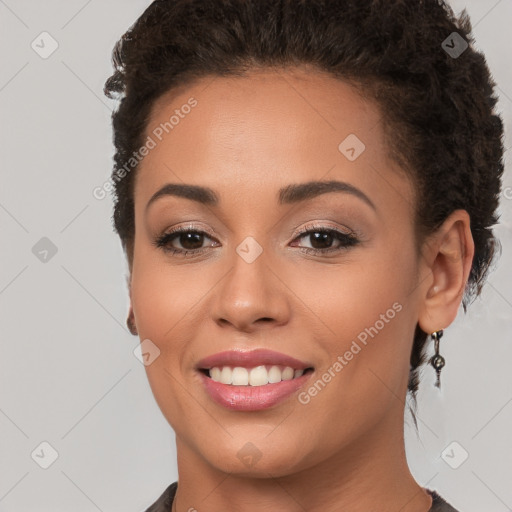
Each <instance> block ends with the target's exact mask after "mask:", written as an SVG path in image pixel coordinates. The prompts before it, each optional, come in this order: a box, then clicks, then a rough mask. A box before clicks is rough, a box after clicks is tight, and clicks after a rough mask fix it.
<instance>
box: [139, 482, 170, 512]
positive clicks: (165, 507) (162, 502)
mask: <svg viewBox="0 0 512 512" xmlns="http://www.w3.org/2000/svg"><path fill="white" fill-rule="evenodd" d="M177 485H178V482H174V483H172V484H171V485H169V487H167V489H165V491H164V492H163V493H162V494H161V496H160V497H159V498H158V499H157V500H156V501H155V502H154V503H153V505H151V506H150V507H149V508H147V509H146V510H145V511H144V512H169V510H171V506H172V502H173V500H174V495H175V494H176V487H177Z"/></svg>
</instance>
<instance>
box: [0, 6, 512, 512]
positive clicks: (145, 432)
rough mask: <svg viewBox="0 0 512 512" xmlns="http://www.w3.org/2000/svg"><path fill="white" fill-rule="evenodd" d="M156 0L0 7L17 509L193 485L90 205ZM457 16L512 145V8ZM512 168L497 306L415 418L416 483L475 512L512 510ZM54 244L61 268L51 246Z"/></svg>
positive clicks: (0, 270) (129, 499) (6, 407)
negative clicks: (142, 20)
mask: <svg viewBox="0 0 512 512" xmlns="http://www.w3.org/2000/svg"><path fill="white" fill-rule="evenodd" d="M149 3H150V2H149V0H129V1H127V0H109V1H103V2H100V1H99V0H89V1H85V0H67V1H64V0H48V1H39V2H36V1H29V0H0V62H1V66H0V119H1V123H0V130H1V131H0V144H1V146H0V147H1V161H0V162H1V164H0V165H1V171H0V172H1V182H0V183H1V186H0V236H1V252H0V254H1V256H0V257H1V262H0V263H1V264H0V321H1V333H2V334H1V335H2V340H1V345H0V346H1V356H0V510H2V511H4V512H29V511H30V512H34V511H52V512H59V511H69V510H73V511H75V512H80V511H97V510H99V511H105V512H106V511H109V512H118V511H119V512H121V511H123V512H127V511H134V512H136V511H140V510H144V509H145V507H147V506H148V505H149V504H150V503H152V502H153V501H154V500H155V499H156V497H157V496H159V495H160V493H161V492H162V491H163V490H164V488H165V487H166V486H167V485H168V484H169V483H171V482H173V481H174V480H176V479H177V471H176V453H175V446H174V433H173V431H172V430H171V428H170V427H169V426H168V424H167V422H166V421H165V419H164V418H163V416H162V414H161V412H160V410H159V409H158V407H157V405H156V403H155V401H154V399H153V396H152V394H151V390H150V387H149V384H148V382H147V379H146V374H145V371H144V367H143V365H142V364H141V363H140V362H139V360H138V359H137V358H136V357H135V356H134V353H133V350H134V348H135V347H136V346H137V345H138V338H136V337H133V336H131V335H130V334H129V333H128V331H127V329H126V327H125V319H126V314H127V309H128V296H127V288H126V273H127V266H126V263H125V261H124V257H123V254H122V251H121V247H120V243H119V240H118V238H117V237H116V236H115V234H114V233H113V231H112V227H111V222H110V217H111V214H112V203H111V199H110V196H107V197H106V198H105V199H103V200H97V199H95V198H94V197H93V195H92V190H93V189H94V187H96V186H101V185H102V184H103V183H104V182H105V181H106V180H108V178H109V175H110V170H111V165H112V160H111V157H112V155H113V146H112V144H111V126H110V114H111V110H112V108H114V106H115V104H114V102H113V101H110V100H108V99H106V98H104V97H103V94H102V88H103V84H104V81H105V79H106V78H107V77H108V76H109V75H110V73H111V64H110V55H111V50H112V47H113V45H114V43H115V41H116V40H117V39H118V38H119V37H120V36H121V34H122V33H123V32H124V31H125V30H126V29H127V28H128V27H129V26H130V25H131V24H132V23H133V22H134V21H135V20H136V19H137V17H138V16H139V15H140V14H141V13H142V11H143V10H144V9H145V7H147V5H149ZM452 5H453V7H454V9H455V11H456V12H459V11H460V10H461V9H462V8H463V7H467V9H468V11H469V13H470V15H471V19H472V22H473V26H474V28H475V31H474V33H475V35H476V38H477V46H478V47H479V48H481V49H482V50H483V51H484V52H485V54H486V57H487V61H488V64H489V66H490V68H491V71H492V72H493V75H494V77H495V79H496V81H497V83H498V85H499V91H498V92H499V93H500V102H499V111H500V112H501V113H502V114H503V116H504V120H505V123H506V140H505V147H506V148H507V149H509V148H510V147H511V146H512V140H511V135H510V133H511V120H512V68H511V67H510V57H511V51H510V48H511V44H510V24H511V22H512V1H511V0H501V1H496V0H490V1H482V0H471V1H464V0H457V1H453V2H452ZM43 31H47V32H49V33H50V34H51V36H52V37H53V38H54V39H55V40H56V41H57V42H58V45H59V46H58V49H57V50H56V51H55V53H53V54H52V55H51V56H50V57H48V58H47V59H43V58H41V57H40V55H39V54H38V53H36V52H35V51H34V50H33V49H32V47H31V43H32V42H33V41H34V40H35V41H36V43H37V41H40V38H38V36H39V34H41V32H43ZM45 41H46V42H45V48H46V50H48V48H50V41H49V40H48V39H46V40H45ZM440 43H441V42H440ZM39 44H40V46H42V44H41V43H39ZM41 50H42V49H41ZM510 157H511V151H510V150H509V151H507V153H506V164H507V171H506V176H505V180H504V187H505V188H504V194H503V198H502V205H501V209H500V211H501V222H500V224H499V225H498V226H497V228H496V233H497V235H498V236H499V237H500V239H501V241H502V246H503V254H502V256H501V260H500V264H499V266H498V268H497V269H496V270H495V271H494V272H493V273H492V275H491V276H490V279H489V282H488V283H487V285H486V287H485V288H484V292H483V295H482V298H481V299H480V300H478V301H477V302H476V303H474V304H473V305H472V306H471V307H470V309H469V311H468V314H467V315H466V316H464V314H463V312H462V309H461V311H460V313H459V316H458V317H457V320H456V321H455V323H454V324H453V325H452V326H450V327H449V328H448V329H447V330H446V331H445V337H444V338H443V340H442V342H441V347H442V353H443V355H444V356H445V357H446V360H447V366H446V367H445V369H444V370H443V377H442V383H443V389H442V391H441V392H440V391H439V390H438V389H437V388H434V386H433V384H434V372H433V370H432V369H431V368H429V367H427V368H425V371H424V372H423V381H422V385H421V388H420V393H419V396H418V418H419V421H418V422H419V437H417V436H416V433H415V431H414V427H413V422H412V419H411V416H410V415H409V414H408V413H406V416H405V420H406V427H405V431H406V448H407V456H408V460H409V463H410V467H411V470H412V472H413V474H414V476H415V478H416V479H417V480H418V482H419V483H420V484H421V485H424V486H428V487H430V488H434V489H437V490H438V492H440V493H441V495H443V496H444V497H445V498H446V499H447V500H448V501H450V502H451V503H452V504H453V505H454V506H455V507H456V508H457V509H460V510H461V512H477V511H481V510H486V512H502V511H506V510H512V488H511V487H510V475H511V474H512V441H511V438H510V430H511V429H510V425H511V420H512V404H511V402H512V379H510V370H509V368H510V361H511V360H512V343H511V340H510V338H511V332H512V329H511V327H512V286H511V284H512V271H511V265H510V263H511V262H512V260H511V250H512V222H511V221H512V175H511V170H510ZM43 237H46V238H48V239H49V240H50V241H51V244H53V246H54V247H55V248H56V249H57V252H56V253H55V254H54V255H52V252H51V251H52V249H51V247H50V246H49V242H48V241H47V240H43V241H41V239H42V238H43ZM36 244H39V245H36ZM41 244H42V245H41ZM34 246H36V249H37V250H36V249H33V248H34ZM45 248H46V249H48V250H49V252H48V254H47V255H46V260H47V261H46V262H44V261H41V260H40V258H42V257H43V256H44V255H45V253H44V252H42V253H38V251H42V250H44V249H45ZM34 252H35V253H36V254H34ZM44 441H46V442H48V443H49V444H50V445H51V446H52V447H53V448H54V449H55V450H56V451H57V452H58V458H57V459H56V460H55V462H54V463H53V464H52V465H50V466H49V467H48V468H47V469H43V468H42V467H40V465H39V464H38V463H37V462H36V461H38V462H39V463H44V461H45V460H46V461H48V460H49V459H48V457H49V456H50V450H49V449H48V448H45V446H44V445H43V446H42V447H41V443H42V442H44ZM452 442H456V443H458V444H457V445H451V443H452ZM450 445H451V446H450ZM447 447H449V448H448V450H447V451H444V450H445V449H446V448H447ZM452 449H453V450H452ZM34 450H35V454H34V455H33V456H31V454H33V453H34ZM462 450H465V451H466V452H467V453H468V454H469V457H468V459H467V460H466V461H465V462H463V463H462V464H461V465H460V466H459V467H458V468H457V469H453V468H452V467H450V465H449V464H448V463H447V461H449V462H451V464H452V465H457V464H460V461H461V460H462V458H463V455H464V452H463V451H462ZM443 453H444V455H443ZM37 454H39V456H38V455H37Z"/></svg>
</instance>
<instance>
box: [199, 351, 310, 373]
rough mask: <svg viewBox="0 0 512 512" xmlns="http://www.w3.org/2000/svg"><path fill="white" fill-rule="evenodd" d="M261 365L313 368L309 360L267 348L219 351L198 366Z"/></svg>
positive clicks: (201, 368) (201, 361)
mask: <svg viewBox="0 0 512 512" xmlns="http://www.w3.org/2000/svg"><path fill="white" fill-rule="evenodd" d="M261 365H276V366H278V365H280V366H290V367H291V368H293V369H294V370H305V369H306V368H312V367H313V365H311V364H310V363H308V362H304V361H299V360H298V359H296V358H294V357H291V356H288V355H286V354H282V353H280V352H275V351H273V350H267V349H256V350H250V351H246V350H228V351H225V352H219V353H217V354H213V355H211V356H208V357H205V358H204V359H201V360H200V361H199V362H198V363H197V366H196V368H197V369H198V370H204V369H210V368H213V367H215V366H233V367H235V366H240V367H245V368H253V367H255V366H261Z"/></svg>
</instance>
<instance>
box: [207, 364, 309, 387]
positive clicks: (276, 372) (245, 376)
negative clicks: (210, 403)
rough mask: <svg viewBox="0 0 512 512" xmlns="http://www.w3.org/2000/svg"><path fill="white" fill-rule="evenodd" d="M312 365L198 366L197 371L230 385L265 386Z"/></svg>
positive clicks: (298, 372) (293, 377) (300, 373)
mask: <svg viewBox="0 0 512 512" xmlns="http://www.w3.org/2000/svg"><path fill="white" fill-rule="evenodd" d="M313 370H314V368H313V367H308V368H305V369H294V368H292V367H291V366H282V365H260V366H254V367H243V366H228V365H225V366H214V367H212V368H200V369H199V371H200V372H201V373H203V374H204V375H206V376H207V377H209V378H211V379H212V380H214V381H215V382H220V383H221V384H226V385H231V386H248V387H249V386H254V387H257V386H266V385H267V384H277V383H279V382H281V381H284V380H293V379H296V378H298V377H301V376H302V375H304V374H306V373H311V372H312V371H313Z"/></svg>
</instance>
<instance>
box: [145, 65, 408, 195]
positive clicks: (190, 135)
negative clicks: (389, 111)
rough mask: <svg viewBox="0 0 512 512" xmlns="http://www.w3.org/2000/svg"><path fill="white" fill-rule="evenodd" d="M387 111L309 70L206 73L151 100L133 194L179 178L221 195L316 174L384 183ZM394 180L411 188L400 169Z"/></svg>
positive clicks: (369, 185) (366, 183)
mask: <svg viewBox="0 0 512 512" xmlns="http://www.w3.org/2000/svg"><path fill="white" fill-rule="evenodd" d="M191 105H193V106H191ZM380 116H381V113H380V111H379V108H378V106H377V105H376V104H375V103H374V102H371V101H369V100H365V99H363V98H362V97H361V95H360V94H359V93H358V91H357V90H356V89H355V88H354V87H352V86H351V85H350V84H348V83H346V82H343V81H341V80H339V79H336V78H334V77H332V76H331V75H328V74H325V73H321V72H319V71H312V70H311V69H305V68H291V69H286V70H284V69H282V70H272V71H270V70H257V71H251V72H250V73H248V74H247V75H245V76H241V77H238V76H237V77H220V76H207V77H204V78H202V79H200V80H197V81H195V82H193V83H191V84H189V85H186V86H183V87H181V88H179V89H174V90H171V91H169V92H168V93H166V94H164V95H163V96H162V97H160V98H159V99H158V100H157V101H156V102H155V103H154V105H153V107H152V111H151V115H150V118H149V121H148V123H147V127H146V133H145V139H146V138H147V137H149V138H151V139H152V140H153V142H154V147H153V149H151V151H150V152H149V154H147V156H145V157H144V159H143V161H142V163H141V164H140V165H139V169H138V172H137V185H136V190H137V191H138V192H136V202H137V201H142V200H146V201H147V199H148V198H149V197H150V195H151V194H152V193H153V192H154V191H155V189H156V188H157V187H158V186H160V185H161V184H163V183H165V182H179V181H182V182H186V183H193V184H205V183H206V184H208V185H209V186H211V187H212V188H215V189H218V190H221V196H222V190H225V191H226V192H227V193H228V189H232V188H233V187H234V186H236V187H238V188H237V189H236V191H237V193H241V192H243V190H242V189H243V188H244V187H245V188H246V189H247V190H248V192H249V191H250V189H251V187H259V190H262V189H261V183H267V184H269V186H270V185H271V184H272V185H275V187H274V188H278V187H279V186H283V185H286V184H289V183H292V182H293V183H297V182H301V181H307V180H311V179H317V180H320V179H344V180H351V181H352V182H353V183H354V184H356V183H357V185H358V186H361V187H362V188H364V187H366V188H367V190H369V189H372V188H375V187H378V186H382V183H379V180H378V179H376V178H377V175H378V174H379V173H380V174H383V173H385V172H388V173H389V169H387V170H385V167H390V166H391V164H392V163H391V162H389V161H388V159H387V146H386V144H385V142H384V134H383V132H382V126H381V122H380V121H381V117H380ZM347 151H348V152H347ZM354 156H355V157H356V158H355V159H354V158H353V157H354ZM397 178H398V181H397V183H396V184H395V185H396V186H397V187H405V189H404V191H403V193H404V194H407V193H408V190H407V189H408V184H406V183H403V182H404V178H403V176H395V177H387V179H388V180H389V179H391V180H395V179H397ZM381 180H382V178H381ZM401 182H402V183H401ZM253 190H254V188H253ZM269 190H270V188H269Z"/></svg>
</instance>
